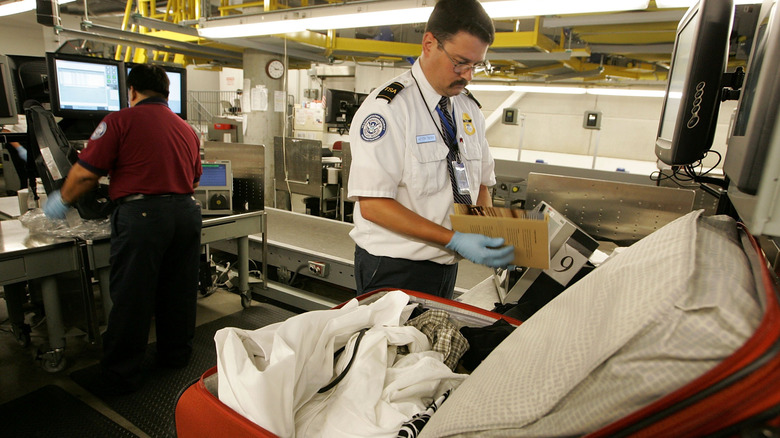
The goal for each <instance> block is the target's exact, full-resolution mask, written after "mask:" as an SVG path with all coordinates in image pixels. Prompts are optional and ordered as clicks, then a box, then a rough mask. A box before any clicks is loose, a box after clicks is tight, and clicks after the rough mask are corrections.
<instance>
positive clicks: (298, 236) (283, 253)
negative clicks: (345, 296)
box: [212, 207, 492, 309]
mask: <svg viewBox="0 0 780 438" xmlns="http://www.w3.org/2000/svg"><path fill="white" fill-rule="evenodd" d="M266 218H267V220H268V229H267V230H268V260H267V261H268V264H269V265H271V266H276V267H284V268H286V269H288V270H289V271H291V272H295V271H298V275H307V276H310V277H314V278H318V276H315V275H313V274H310V273H309V271H308V261H320V262H324V263H326V264H327V265H328V272H327V275H326V276H325V277H322V278H321V279H322V280H324V281H326V282H329V283H331V284H335V285H339V286H342V287H345V288H349V289H354V288H355V278H354V252H355V244H354V242H353V241H352V238H350V237H349V232H350V231H351V230H352V228H353V225H352V224H349V223H345V222H339V221H334V220H332V219H324V218H320V217H316V216H310V215H306V214H301V213H295V212H290V211H287V210H279V209H275V208H270V207H266ZM261 242H262V240H261V238H260V236H249V243H250V249H249V254H250V258H252V259H253V260H260V259H259V258H258V257H259V255H260V254H259V251H258V250H257V246H258V245H259V244H260V243H261ZM212 248H215V249H220V250H223V251H227V252H231V253H235V252H234V249H233V248H234V245H231V242H219V243H215V244H212ZM458 269H459V272H458V278H457V281H456V283H455V288H456V292H461V293H462V292H465V291H468V290H469V289H471V288H472V287H474V286H476V285H477V284H479V283H480V282H481V281H482V280H484V279H486V278H487V277H489V276H490V275H492V270H491V269H490V268H487V267H485V266H479V265H475V264H473V263H471V262H469V261H467V260H463V261H461V262H460V265H459V268H458ZM274 286H279V285H272V289H273V288H274ZM297 292H300V291H293V290H292V289H289V288H287V290H286V291H285V292H284V293H296V294H297ZM273 298H275V299H281V300H282V301H284V302H287V303H288V304H292V305H296V306H298V307H302V308H306V309H310V308H323V307H324V306H329V305H330V304H332V303H330V302H328V301H327V300H326V301H321V302H319V303H318V304H317V305H315V306H314V307H309V306H307V305H305V304H303V303H302V300H303V301H305V300H307V298H305V297H302V296H301V297H298V298H294V299H293V302H290V301H287V300H286V298H280V296H279V295H274V296H273Z"/></svg>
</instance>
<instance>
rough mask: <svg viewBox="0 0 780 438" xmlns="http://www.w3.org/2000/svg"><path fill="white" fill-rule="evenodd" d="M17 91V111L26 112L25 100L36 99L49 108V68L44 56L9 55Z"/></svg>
mask: <svg viewBox="0 0 780 438" xmlns="http://www.w3.org/2000/svg"><path fill="white" fill-rule="evenodd" d="M8 60H9V65H10V67H11V74H12V76H13V83H14V88H15V91H16V111H17V112H18V113H19V114H24V102H25V101H27V100H35V101H37V102H38V103H40V104H41V105H42V106H43V107H44V108H47V109H49V102H50V99H49V70H48V68H47V67H46V58H45V57H42V56H24V55H8Z"/></svg>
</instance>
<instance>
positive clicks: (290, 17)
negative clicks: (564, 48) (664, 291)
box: [198, 0, 649, 39]
mask: <svg viewBox="0 0 780 438" xmlns="http://www.w3.org/2000/svg"><path fill="white" fill-rule="evenodd" d="M429 4H430V2H428V1H426V0H388V1H366V2H351V3H341V4H335V5H322V6H313V7H307V8H295V9H286V10H282V11H274V12H265V13H260V14H252V15H243V16H239V17H225V18H221V17H220V18H213V19H205V18H204V19H201V21H200V28H199V29H198V33H199V34H200V36H202V37H205V38H215V39H218V38H239V37H251V36H263V35H274V34H282V33H293V32H301V31H304V30H321V29H350V28H356V27H372V26H389V25H397V24H410V23H424V22H426V21H428V17H429V16H430V14H431V12H432V11H433V6H429ZM648 5H649V0H590V1H587V2H584V1H582V0H548V1H544V2H531V1H528V0H494V1H483V2H482V6H483V7H484V8H485V11H487V13H488V15H490V17H491V18H493V19H506V18H521V17H534V16H538V15H563V14H585V13H595V12H613V11H628V10H644V9H647V7H648Z"/></svg>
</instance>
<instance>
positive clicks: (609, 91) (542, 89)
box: [469, 84, 665, 97]
mask: <svg viewBox="0 0 780 438" xmlns="http://www.w3.org/2000/svg"><path fill="white" fill-rule="evenodd" d="M469 90H471V91H513V92H514V91H519V92H521V93H541V94H592V95H596V96H624V97H664V94H665V91H664V90H648V89H637V88H607V87H588V88H585V87H558V86H549V85H504V84H471V85H469Z"/></svg>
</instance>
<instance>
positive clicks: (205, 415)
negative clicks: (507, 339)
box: [175, 289, 520, 438]
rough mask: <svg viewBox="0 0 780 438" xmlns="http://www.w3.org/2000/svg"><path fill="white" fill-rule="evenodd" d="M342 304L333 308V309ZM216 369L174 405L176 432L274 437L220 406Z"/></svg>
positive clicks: (447, 304)
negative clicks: (217, 393) (217, 394)
mask: <svg viewBox="0 0 780 438" xmlns="http://www.w3.org/2000/svg"><path fill="white" fill-rule="evenodd" d="M387 290H388V289H380V290H376V291H373V292H369V293H367V294H364V295H361V296H360V297H358V300H359V301H360V302H361V303H364V304H367V303H370V302H372V301H373V300H375V299H377V298H379V297H380V296H381V294H382V293H384V292H386V291H387ZM404 292H406V294H407V295H409V296H410V301H411V302H416V303H421V304H424V305H425V306H426V307H428V308H436V309H443V310H446V311H448V312H450V314H451V315H453V317H455V318H457V319H458V320H459V321H461V322H463V323H464V324H465V325H467V326H475V327H476V326H485V325H490V324H492V323H493V322H495V321H496V320H497V319H504V320H506V321H507V322H509V323H510V324H513V325H519V324H520V321H518V320H516V319H513V318H509V317H507V316H504V315H501V314H498V313H494V312H490V311H487V310H484V309H480V308H477V307H473V306H470V305H468V304H463V303H460V302H457V301H452V300H447V299H444V298H439V297H436V296H432V295H428V294H424V293H421V292H414V291H404ZM341 306H342V305H339V306H336V308H339V307H341ZM216 373H217V367H214V368H211V369H210V370H208V371H206V372H205V373H203V376H202V377H201V378H200V380H198V381H197V382H195V383H194V384H193V385H192V386H190V387H189V388H187V389H186V390H185V391H184V392H183V393H182V395H181V397H180V398H179V401H178V403H177V405H176V415H175V417H176V433H177V435H178V436H179V437H180V438H187V437H231V438H239V437H275V436H276V435H274V434H272V433H271V432H269V431H267V430H265V429H263V428H262V427H260V426H258V425H257V424H255V423H253V422H252V421H249V420H248V419H246V418H244V417H243V416H242V415H240V414H238V413H237V412H235V411H234V410H233V409H231V408H230V407H228V406H227V405H225V404H224V403H222V402H221V401H220V400H219V398H217V396H216V382H217V379H216V377H217V376H216Z"/></svg>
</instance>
